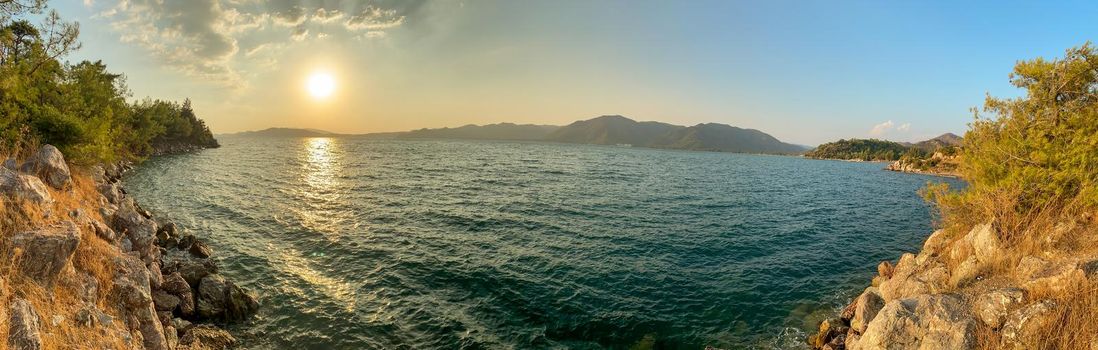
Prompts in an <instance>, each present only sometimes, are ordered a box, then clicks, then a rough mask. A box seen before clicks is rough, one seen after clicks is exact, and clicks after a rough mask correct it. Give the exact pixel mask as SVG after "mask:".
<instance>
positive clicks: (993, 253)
mask: <svg viewBox="0 0 1098 350" xmlns="http://www.w3.org/2000/svg"><path fill="white" fill-rule="evenodd" d="M965 240H967V241H968V242H969V243H970V244H972V252H973V254H975V255H976V258H977V259H979V260H980V262H985V263H986V262H990V261H992V260H994V259H996V258H997V257H998V256H999V255H1000V254H1001V253H1002V244H1001V243H1000V242H999V233H998V232H996V231H995V228H994V227H993V226H992V225H991V223H986V224H980V225H976V227H973V228H972V231H969V233H968V235H966V236H965Z"/></svg>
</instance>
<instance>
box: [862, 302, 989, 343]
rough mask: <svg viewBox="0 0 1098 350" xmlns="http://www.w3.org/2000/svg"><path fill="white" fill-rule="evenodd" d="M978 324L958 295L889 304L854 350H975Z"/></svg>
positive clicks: (871, 323) (868, 328)
mask: <svg viewBox="0 0 1098 350" xmlns="http://www.w3.org/2000/svg"><path fill="white" fill-rule="evenodd" d="M975 329H976V320H975V319H974V318H973V317H972V315H971V314H969V313H968V312H967V308H966V307H965V304H964V301H963V300H962V299H961V298H960V297H959V296H956V295H950V294H936V295H927V294H923V295H919V296H916V297H913V298H909V299H902V300H893V301H891V302H889V303H888V304H887V305H885V306H884V308H882V309H881V311H880V312H879V313H878V314H877V316H876V317H875V318H874V319H873V321H872V322H870V323H869V326H868V327H867V328H866V330H865V333H863V334H862V335H861V336H860V337H859V340H858V342H857V344H856V345H854V346H853V347H852V349H866V350H869V349H943V350H945V349H956V350H960V349H972V348H974V346H975V345H976V344H975V336H974V331H975Z"/></svg>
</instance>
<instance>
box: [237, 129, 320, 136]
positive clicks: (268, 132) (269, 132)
mask: <svg viewBox="0 0 1098 350" xmlns="http://www.w3.org/2000/svg"><path fill="white" fill-rule="evenodd" d="M340 135H342V134H337V133H334V132H329V131H324V130H318V129H298V128H267V129H263V130H255V131H242V132H238V133H233V134H227V136H261V137H328V136H340Z"/></svg>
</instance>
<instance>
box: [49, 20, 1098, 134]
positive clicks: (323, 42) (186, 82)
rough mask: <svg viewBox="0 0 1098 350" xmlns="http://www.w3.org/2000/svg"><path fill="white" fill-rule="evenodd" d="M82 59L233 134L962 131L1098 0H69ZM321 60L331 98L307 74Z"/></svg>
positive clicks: (1066, 36)
mask: <svg viewBox="0 0 1098 350" xmlns="http://www.w3.org/2000/svg"><path fill="white" fill-rule="evenodd" d="M50 6H51V7H52V8H54V9H56V10H58V12H60V13H61V15H62V16H63V17H64V18H65V19H67V20H70V21H77V22H79V23H80V28H81V42H82V43H83V48H82V49H81V50H79V51H77V52H76V53H74V54H72V55H70V56H69V57H67V58H66V59H67V60H69V61H72V62H77V61H80V60H103V62H104V63H106V64H107V66H108V67H109V69H110V70H112V71H114V72H118V73H123V74H125V76H126V81H127V84H128V86H129V88H130V90H132V91H133V98H134V99H142V98H146V97H149V98H155V99H170V100H182V99H184V98H190V99H191V100H192V102H193V106H194V108H195V111H196V113H197V114H198V116H199V117H201V118H203V119H205V120H206V121H207V123H208V124H209V125H210V127H211V129H212V130H213V131H214V132H215V133H230V132H238V131H245V130H256V129H263V128H267V127H301V128H317V129H324V130H329V131H334V132H342V133H366V132H385V131H404V130H411V129H418V128H424V127H428V128H433V127H455V126H461V125H465V124H490V123H499V122H513V123H520V124H554V125H565V124H568V123H571V122H573V121H576V120H581V119H589V118H592V117H596V116H600V115H610V114H617V115H624V116H627V117H630V118H633V119H636V120H642V121H643V120H654V121H663V122H669V123H673V124H680V125H694V124H698V123H706V122H716V123H724V124H730V125H734V126H739V127H745V128H754V129H759V130H762V131H764V132H767V133H769V134H771V135H774V136H775V137H777V138H779V139H781V140H783V141H786V142H792V143H798V144H804V145H816V144H820V143H823V142H828V141H833V140H836V139H839V138H867V137H873V138H883V139H889V140H896V141H918V140H923V139H927V138H930V137H933V136H937V135H939V134H941V133H944V132H953V133H957V134H962V133H963V132H964V130H965V129H966V128H967V123H968V122H970V121H971V120H972V113H971V111H970V109H971V108H973V107H977V106H980V105H982V104H983V101H984V98H985V97H986V96H987V94H991V95H993V96H1000V97H1009V96H1017V95H1019V94H1020V92H1019V91H1018V90H1017V89H1015V88H1014V87H1013V86H1011V85H1010V81H1009V75H1010V72H1011V70H1012V68H1013V66H1014V64H1015V63H1016V62H1017V61H1019V60H1023V59H1031V58H1035V57H1046V58H1054V57H1059V56H1062V55H1063V52H1064V50H1065V49H1067V48H1069V47H1073V46H1078V45H1081V44H1083V43H1085V42H1087V41H1088V40H1094V39H1095V38H1096V37H1098V22H1096V21H1095V19H1096V18H1098V3H1094V2H1092V3H1089V4H1088V3H1085V2H1071V1H1056V2H1037V1H1025V2H1000V1H996V2H990V1H989V2H979V1H687V2H679V1H647V0H637V1H609V0H608V1H579V0H561V1H524V0H514V1H507V0H500V1H488V0H486V1H476V0H465V1H441V0H440V1H431V0H423V1H341V0H318V1H301V0H187V1H175V0H169V1H163V0H82V1H75V0H67V1H53V2H51V3H50ZM317 72H323V73H326V74H328V75H330V77H331V78H332V80H333V81H334V84H335V86H334V89H333V93H332V94H331V95H330V96H327V97H324V98H317V97H314V96H313V95H311V94H310V93H309V91H308V89H307V85H308V83H307V82H308V81H309V79H310V77H311V76H313V75H315V74H317Z"/></svg>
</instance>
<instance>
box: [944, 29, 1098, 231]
mask: <svg viewBox="0 0 1098 350" xmlns="http://www.w3.org/2000/svg"><path fill="white" fill-rule="evenodd" d="M1010 80H1011V83H1012V84H1013V85H1014V86H1017V87H1019V88H1021V89H1024V90H1025V94H1024V95H1023V96H1020V97H1015V98H995V97H991V96H988V97H987V99H986V101H985V103H984V107H983V109H982V110H974V114H975V121H973V122H972V123H971V124H970V130H969V131H968V133H966V134H965V147H964V149H963V150H962V151H961V153H962V157H961V172H962V175H963V176H964V178H965V179H966V180H967V181H968V186H966V188H965V189H964V190H963V191H960V192H950V191H949V190H948V188H947V187H945V186H942V185H939V186H933V187H931V188H930V191H928V194H929V195H930V198H931V199H933V200H935V201H936V202H937V203H938V204H939V208H940V209H941V211H942V214H943V219H944V220H946V221H947V222H948V221H961V220H965V219H967V220H970V221H971V220H986V219H989V218H995V219H996V220H997V221H1003V220H1005V219H1009V220H1012V221H1014V222H1016V223H1017V225H1016V226H1017V227H1022V225H1023V224H1025V223H1027V222H1030V221H1033V220H1035V219H1036V218H1050V217H1053V218H1054V217H1057V216H1059V215H1064V214H1070V213H1077V212H1080V211H1082V212H1087V211H1092V210H1094V209H1095V208H1098V51H1096V50H1095V48H1094V46H1093V45H1091V44H1090V43H1087V44H1085V45H1083V46H1081V47H1076V48H1072V49H1069V50H1067V52H1066V54H1065V55H1064V57H1063V58H1058V59H1052V60H1048V59H1044V58H1036V59H1032V60H1028V61H1022V62H1019V63H1018V64H1017V65H1016V66H1015V67H1014V72H1013V73H1012V74H1011V75H1010Z"/></svg>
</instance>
